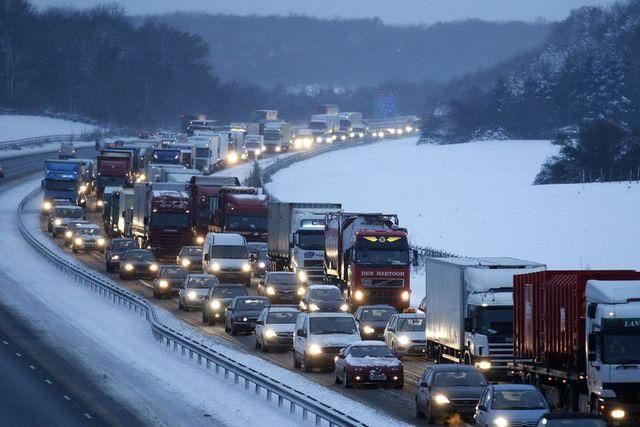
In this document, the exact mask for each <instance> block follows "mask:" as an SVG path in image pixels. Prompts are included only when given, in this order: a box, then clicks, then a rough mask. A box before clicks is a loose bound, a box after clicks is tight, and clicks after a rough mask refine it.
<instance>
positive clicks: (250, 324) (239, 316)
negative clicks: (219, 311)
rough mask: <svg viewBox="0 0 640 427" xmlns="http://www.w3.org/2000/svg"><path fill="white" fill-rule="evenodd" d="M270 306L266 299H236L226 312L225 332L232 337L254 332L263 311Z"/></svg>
mask: <svg viewBox="0 0 640 427" xmlns="http://www.w3.org/2000/svg"><path fill="white" fill-rule="evenodd" d="M270 305H271V302H269V299H268V298H266V297H235V298H234V299H233V301H231V304H229V306H228V307H227V309H226V310H225V311H224V330H225V332H228V333H230V334H231V335H236V334H238V333H239V332H246V333H251V332H253V331H254V330H255V328H256V322H257V321H258V316H260V313H261V312H262V309H263V308H265V307H269V306H270Z"/></svg>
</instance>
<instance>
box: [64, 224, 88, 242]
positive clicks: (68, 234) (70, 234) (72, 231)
mask: <svg viewBox="0 0 640 427" xmlns="http://www.w3.org/2000/svg"><path fill="white" fill-rule="evenodd" d="M83 224H90V222H89V221H88V220H86V219H75V220H72V221H69V223H68V224H67V229H66V230H65V231H64V237H63V238H62V241H63V243H64V245H65V246H68V247H71V246H72V245H73V239H75V238H76V229H77V228H78V227H79V226H81V225H83Z"/></svg>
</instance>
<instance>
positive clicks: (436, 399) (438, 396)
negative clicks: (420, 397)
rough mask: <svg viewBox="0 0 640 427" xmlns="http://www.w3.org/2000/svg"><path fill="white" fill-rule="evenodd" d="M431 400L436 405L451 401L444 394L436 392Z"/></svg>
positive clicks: (446, 403)
mask: <svg viewBox="0 0 640 427" xmlns="http://www.w3.org/2000/svg"><path fill="white" fill-rule="evenodd" d="M433 401H434V402H436V403H437V404H438V405H448V404H449V403H451V401H449V399H448V398H447V396H445V395H444V394H436V395H435V396H433Z"/></svg>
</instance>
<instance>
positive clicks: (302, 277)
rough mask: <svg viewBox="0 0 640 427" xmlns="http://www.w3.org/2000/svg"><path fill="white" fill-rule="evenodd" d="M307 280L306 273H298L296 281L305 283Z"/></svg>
mask: <svg viewBox="0 0 640 427" xmlns="http://www.w3.org/2000/svg"><path fill="white" fill-rule="evenodd" d="M307 278H308V277H307V273H306V272H305V271H302V270H301V271H298V280H300V281H301V282H306V281H307Z"/></svg>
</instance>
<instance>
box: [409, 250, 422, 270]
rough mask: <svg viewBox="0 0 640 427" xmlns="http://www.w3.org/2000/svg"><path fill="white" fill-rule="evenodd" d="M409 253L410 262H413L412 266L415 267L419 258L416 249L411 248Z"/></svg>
mask: <svg viewBox="0 0 640 427" xmlns="http://www.w3.org/2000/svg"><path fill="white" fill-rule="evenodd" d="M411 254H412V260H411V264H413V266H414V267H417V266H418V265H419V264H420V258H419V257H418V250H417V249H412V251H411Z"/></svg>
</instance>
